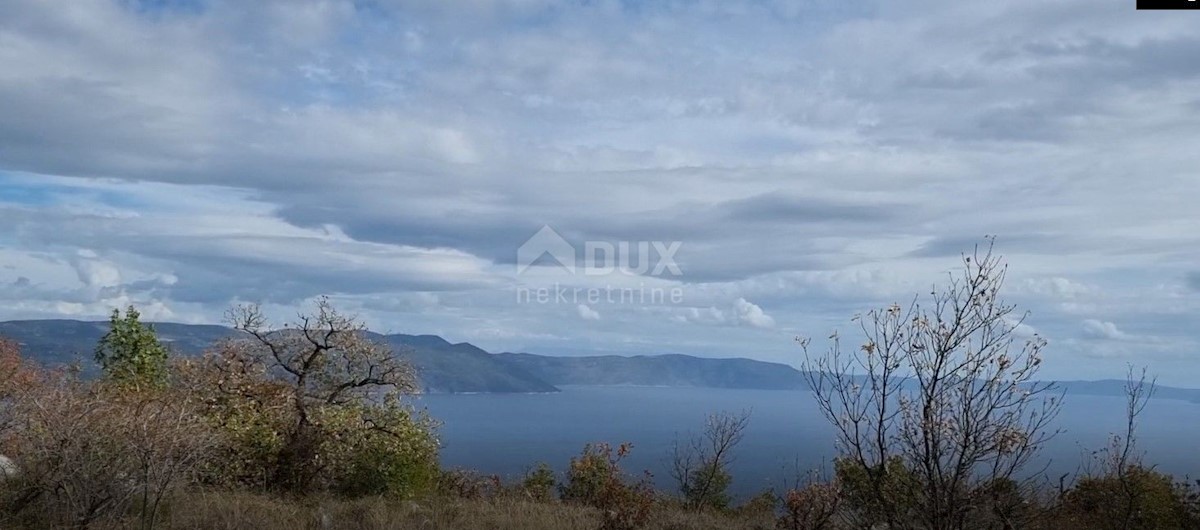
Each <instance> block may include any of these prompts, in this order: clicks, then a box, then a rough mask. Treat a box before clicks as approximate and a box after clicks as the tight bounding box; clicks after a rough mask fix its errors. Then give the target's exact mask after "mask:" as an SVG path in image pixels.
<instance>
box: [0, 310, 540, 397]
mask: <svg viewBox="0 0 1200 530" xmlns="http://www.w3.org/2000/svg"><path fill="white" fill-rule="evenodd" d="M153 326H154V330H155V331H156V332H157V333H158V336H159V338H160V339H161V340H162V341H163V342H165V343H167V344H168V345H170V347H171V349H172V351H173V352H174V353H176V354H179V355H198V354H200V353H201V352H203V351H204V349H205V348H207V347H209V346H210V345H212V344H213V343H215V342H217V341H218V340H220V339H223V338H226V337H231V336H235V335H237V334H238V332H237V331H235V330H233V329H230V328H228V327H224V326H208V325H192V324H174V323H168V322H160V323H154V324H153ZM106 332H108V322H84V321H79V320H14V321H8V322H0V336H3V337H8V338H10V339H12V340H15V341H17V342H19V343H20V344H21V350H22V351H23V352H24V353H25V355H27V356H29V357H30V358H32V359H35V360H37V361H38V362H41V363H45V364H51V365H54V364H66V363H71V362H80V363H81V364H82V365H83V366H84V367H85V369H86V371H88V372H92V371H94V369H95V368H94V364H93V363H92V355H93V351H94V350H95V348H96V342H97V341H99V340H100V337H102V336H104V334H105V333H106ZM375 338H376V339H379V340H382V341H384V342H386V343H387V344H389V345H390V346H391V347H392V349H393V351H395V352H397V354H398V355H400V356H402V357H403V358H405V359H408V360H409V361H410V362H412V363H413V365H414V366H416V367H417V370H418V377H419V378H420V380H421V385H422V388H424V389H425V391H426V392H557V391H558V389H557V388H555V387H554V385H551V384H549V383H546V382H545V381H542V380H541V379H538V378H537V377H534V376H532V375H530V374H529V373H528V372H526V371H525V370H524V369H522V368H520V367H515V366H510V365H507V364H504V363H502V362H500V361H499V360H498V359H496V358H495V357H494V356H492V355H491V354H489V353H487V352H485V351H483V350H481V349H479V348H476V347H475V346H472V345H470V344H466V343H463V344H450V343H449V342H446V341H445V340H443V339H442V338H441V337H436V336H432V335H375Z"/></svg>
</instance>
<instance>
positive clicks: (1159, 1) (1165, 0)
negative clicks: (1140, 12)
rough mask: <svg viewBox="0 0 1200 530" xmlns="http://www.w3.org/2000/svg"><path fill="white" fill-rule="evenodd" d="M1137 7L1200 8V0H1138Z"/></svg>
mask: <svg viewBox="0 0 1200 530" xmlns="http://www.w3.org/2000/svg"><path fill="white" fill-rule="evenodd" d="M1137 8H1138V9H1196V10H1200V0H1137Z"/></svg>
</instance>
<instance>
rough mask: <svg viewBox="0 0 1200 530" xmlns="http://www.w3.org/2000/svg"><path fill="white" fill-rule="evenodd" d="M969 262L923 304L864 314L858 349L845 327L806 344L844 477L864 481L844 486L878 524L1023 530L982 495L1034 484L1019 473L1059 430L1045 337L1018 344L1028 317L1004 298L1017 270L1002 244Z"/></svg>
mask: <svg viewBox="0 0 1200 530" xmlns="http://www.w3.org/2000/svg"><path fill="white" fill-rule="evenodd" d="M962 261H963V269H962V270H960V271H958V272H956V273H951V274H950V278H949V283H948V285H947V286H945V287H944V288H937V287H935V288H934V289H932V290H931V292H930V293H929V297H928V299H927V300H926V301H925V302H924V303H922V300H921V299H920V297H917V298H914V299H913V301H912V302H911V303H909V304H908V305H907V307H904V306H901V305H899V304H892V305H891V306H889V307H886V308H882V309H875V310H872V311H870V312H869V313H867V314H866V315H860V316H856V317H855V318H854V319H853V320H854V321H856V322H858V325H859V329H860V331H861V332H862V335H863V343H862V344H861V346H859V347H857V348H855V349H854V350H852V351H850V352H846V351H844V350H843V349H842V347H841V340H840V338H839V336H838V334H837V333H836V332H835V333H834V334H833V335H832V336H831V337H830V339H831V340H832V343H831V345H830V347H829V350H828V351H827V352H826V353H825V354H824V355H813V354H811V353H810V351H809V349H808V345H809V341H808V340H805V339H798V341H799V342H800V343H801V346H803V347H804V352H805V363H804V364H805V375H806V377H807V378H808V382H809V384H810V386H811V387H812V389H813V391H814V393H815V395H816V398H817V404H818V407H819V408H820V410H821V411H822V413H823V414H824V415H825V417H826V419H828V420H829V421H830V423H832V424H833V426H834V428H835V432H836V436H837V443H838V449H839V451H840V453H841V459H840V461H839V467H840V468H841V469H840V470H839V471H845V472H847V473H848V474H851V475H857V476H858V477H859V479H860V480H856V481H843V487H850V486H856V487H857V488H858V489H859V490H861V491H860V492H859V493H860V494H861V495H862V496H864V497H865V499H866V502H868V503H869V504H870V506H871V507H872V508H873V511H874V512H875V513H873V514H870V515H871V518H873V519H878V520H877V521H874V522H880V523H885V524H887V525H888V526H889V527H891V528H928V529H931V530H943V529H961V528H965V527H968V526H970V520H971V518H972V517H984V516H987V517H996V518H1000V519H1002V521H1001V522H1000V524H1001V525H1002V526H1004V527H1005V528H1012V527H1014V525H1015V524H1016V523H1014V522H1013V521H1008V520H1003V519H1006V518H1007V517H1009V515H1008V514H1002V513H995V514H991V513H989V512H992V511H997V510H993V509H992V508H991V507H990V506H991V504H990V501H989V496H988V495H981V492H984V491H999V490H1012V489H1013V488H1014V487H1016V486H1017V485H1019V484H1018V482H1019V483H1020V485H1024V484H1027V483H1026V482H1025V481H1016V480H1014V479H1016V478H1018V477H1017V475H1016V472H1017V471H1018V470H1020V469H1021V468H1023V467H1024V466H1026V465H1027V464H1028V463H1029V461H1030V459H1031V457H1032V456H1033V455H1034V454H1035V453H1036V452H1037V451H1038V450H1039V448H1040V447H1041V446H1042V445H1043V444H1044V443H1045V442H1046V440H1048V439H1049V438H1050V437H1051V436H1053V435H1054V434H1055V433H1056V432H1054V431H1050V430H1049V429H1048V426H1049V423H1050V421H1051V420H1052V419H1053V418H1054V416H1055V415H1056V414H1057V412H1058V410H1059V407H1060V405H1061V398H1060V396H1059V395H1058V394H1057V393H1056V392H1055V388H1056V387H1055V385H1054V384H1052V383H1041V382H1037V381H1035V379H1034V376H1035V375H1036V374H1037V371H1038V367H1039V366H1040V364H1041V352H1042V350H1043V349H1044V348H1045V346H1046V342H1045V341H1044V340H1043V339H1042V338H1040V337H1039V336H1037V335H1033V336H1031V337H1029V338H1026V339H1025V340H1024V341H1023V345H1021V347H1020V348H1019V349H1014V348H1013V347H1012V346H1013V345H1014V343H1015V342H1017V339H1018V337H1017V335H1016V331H1017V329H1018V328H1020V326H1021V325H1022V323H1023V321H1024V319H1025V316H1024V315H1018V314H1016V313H1015V307H1014V306H1012V305H1007V304H1005V303H1003V302H1002V301H1001V300H1000V298H999V292H1000V288H1001V286H1002V285H1003V283H1004V278H1005V273H1006V271H1007V267H1006V265H1005V264H1004V263H1003V260H1002V259H1001V258H1000V257H999V256H997V255H995V254H993V252H992V241H991V240H989V241H988V245H987V246H986V247H985V248H982V249H981V248H979V247H976V249H975V251H974V252H973V253H972V254H970V255H964V256H963V258H962ZM1002 485H1003V486H1004V487H1000V486H1002ZM997 488H998V489H997Z"/></svg>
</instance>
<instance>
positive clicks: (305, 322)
mask: <svg viewBox="0 0 1200 530" xmlns="http://www.w3.org/2000/svg"><path fill="white" fill-rule="evenodd" d="M227 318H228V320H229V321H230V322H231V323H232V324H233V326H234V327H235V328H236V329H238V330H241V331H243V332H245V333H246V334H247V335H248V338H247V339H245V340H243V341H241V343H240V344H239V346H240V347H241V348H242V351H241V352H240V354H239V357H241V358H247V357H248V358H249V359H251V360H250V361H242V362H241V363H240V365H241V366H243V367H245V366H250V365H257V366H261V367H263V370H265V371H266V372H268V373H269V374H270V375H271V376H272V377H274V378H277V379H278V380H281V381H283V382H284V383H285V385H286V387H287V388H288V389H289V391H290V393H291V396H290V402H291V404H292V406H293V407H294V410H295V420H294V423H293V425H292V426H291V429H290V432H288V433H286V441H285V444H284V449H283V452H282V454H281V455H280V459H279V466H278V473H277V474H276V475H277V476H276V477H274V480H275V483H276V484H277V485H278V486H280V487H283V488H286V489H290V490H294V491H305V490H307V489H309V487H310V486H311V483H312V481H313V479H314V477H315V476H316V475H317V473H318V471H319V470H320V466H319V465H318V462H317V461H316V460H317V459H316V458H315V457H316V456H317V454H318V448H317V447H316V445H317V443H318V441H319V438H320V436H319V432H318V425H317V423H318V419H317V416H318V415H319V413H320V411H321V410H322V409H323V408H325V407H329V406H340V405H346V404H351V403H356V402H361V401H363V400H368V399H371V398H372V397H386V396H395V395H399V394H407V393H415V392H417V390H418V387H417V379H416V374H415V372H414V370H413V368H412V366H411V365H409V364H408V363H406V362H404V361H402V360H400V359H399V358H397V357H396V355H395V354H394V353H393V352H392V350H391V349H390V348H389V347H388V346H387V345H385V344H383V343H380V342H377V341H374V340H372V339H371V338H370V337H369V336H368V334H367V330H366V327H365V325H363V324H362V323H361V322H359V321H358V320H357V319H355V318H354V317H352V316H348V315H344V314H342V313H340V312H338V311H337V310H336V309H334V308H333V306H332V305H331V304H330V303H329V301H328V300H327V299H325V298H321V299H320V300H318V301H317V302H316V307H315V310H314V311H313V312H312V313H311V314H301V315H299V317H298V319H297V320H296V321H295V322H294V323H291V324H286V325H284V327H283V328H279V329H276V328H272V327H271V325H270V324H269V323H268V321H267V319H266V317H265V316H264V315H263V313H262V311H261V309H260V308H259V307H258V306H256V305H244V306H238V307H235V308H233V309H232V310H230V311H229V313H228V314H227ZM365 420H366V421H370V419H369V418H367V419H365ZM376 427H378V428H379V429H382V430H386V429H387V426H386V425H382V424H380V425H376Z"/></svg>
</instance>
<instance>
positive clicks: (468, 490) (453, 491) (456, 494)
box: [437, 469, 501, 500]
mask: <svg viewBox="0 0 1200 530" xmlns="http://www.w3.org/2000/svg"><path fill="white" fill-rule="evenodd" d="M500 489H501V483H500V477H498V476H496V475H489V476H484V475H481V474H479V473H478V472H477V471H473V470H470V469H450V470H446V471H442V472H441V473H440V474H439V475H438V479H437V493H438V494H439V495H441V496H443V497H451V498H456V499H472V500H474V499H490V498H494V497H496V495H498V494H499V492H500Z"/></svg>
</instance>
